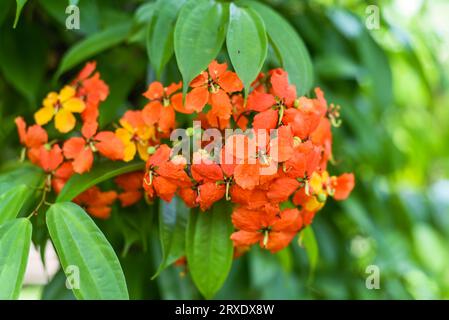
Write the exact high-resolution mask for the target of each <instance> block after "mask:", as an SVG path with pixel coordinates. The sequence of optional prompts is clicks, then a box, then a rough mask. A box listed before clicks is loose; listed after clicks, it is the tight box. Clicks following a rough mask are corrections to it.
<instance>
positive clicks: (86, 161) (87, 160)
mask: <svg viewBox="0 0 449 320" xmlns="http://www.w3.org/2000/svg"><path fill="white" fill-rule="evenodd" d="M93 162H94V154H93V152H92V150H91V149H90V148H89V147H84V148H83V150H82V151H81V152H80V153H79V154H78V156H77V157H76V158H75V160H73V170H74V171H75V172H76V173H79V174H83V173H85V172H88V171H90V169H91V168H92V164H93Z"/></svg>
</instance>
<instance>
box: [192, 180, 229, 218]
mask: <svg viewBox="0 0 449 320" xmlns="http://www.w3.org/2000/svg"><path fill="white" fill-rule="evenodd" d="M225 192H226V189H225V186H224V185H222V184H221V185H217V184H216V183H215V182H207V183H205V184H202V185H200V186H199V187H198V197H197V199H196V201H197V202H198V203H199V205H200V208H201V210H202V211H206V210H207V209H209V208H210V207H212V205H213V204H214V203H215V202H217V201H218V200H220V199H222V198H223V197H224V195H225Z"/></svg>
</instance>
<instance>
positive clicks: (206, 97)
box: [185, 60, 243, 120]
mask: <svg viewBox="0 0 449 320" xmlns="http://www.w3.org/2000/svg"><path fill="white" fill-rule="evenodd" d="M227 67H228V65H227V64H226V63H222V64H219V63H218V62H217V61H216V60H214V61H212V62H211V63H210V64H209V67H208V72H207V71H204V72H202V73H201V74H200V75H199V76H197V77H196V78H195V79H193V80H192V82H191V83H190V86H191V87H192V88H193V90H192V91H191V92H189V93H188V94H187V96H186V105H185V108H186V109H187V110H191V111H196V112H201V111H202V110H203V108H204V106H205V105H206V104H207V103H209V104H210V105H211V106H212V109H211V110H210V111H209V112H210V114H211V115H210V116H209V118H210V119H212V118H213V119H215V118H218V119H224V120H227V119H229V118H230V116H231V113H232V104H231V99H230V98H229V95H228V94H231V93H233V92H238V91H242V89H243V83H242V82H241V81H240V79H239V78H238V77H237V75H236V74H235V73H234V72H232V71H228V70H226V69H227Z"/></svg>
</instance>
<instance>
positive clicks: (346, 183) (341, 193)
mask: <svg viewBox="0 0 449 320" xmlns="http://www.w3.org/2000/svg"><path fill="white" fill-rule="evenodd" d="M354 186H355V179H354V174H352V173H344V174H342V175H341V176H339V177H338V178H337V182H336V186H335V193H334V199H335V200H345V199H346V198H348V197H349V195H350V193H351V191H352V189H354Z"/></svg>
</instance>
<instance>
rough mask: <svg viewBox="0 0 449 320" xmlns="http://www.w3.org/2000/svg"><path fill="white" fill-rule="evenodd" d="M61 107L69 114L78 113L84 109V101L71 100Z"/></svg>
mask: <svg viewBox="0 0 449 320" xmlns="http://www.w3.org/2000/svg"><path fill="white" fill-rule="evenodd" d="M62 107H63V108H64V109H66V110H67V111H70V112H76V113H80V112H83V111H84V109H86V105H85V104H84V101H83V100H81V99H79V98H71V99H69V100H67V101H66V102H64V103H63V104H62Z"/></svg>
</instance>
